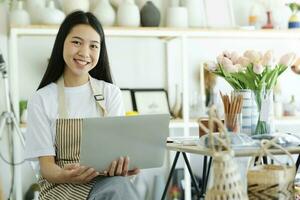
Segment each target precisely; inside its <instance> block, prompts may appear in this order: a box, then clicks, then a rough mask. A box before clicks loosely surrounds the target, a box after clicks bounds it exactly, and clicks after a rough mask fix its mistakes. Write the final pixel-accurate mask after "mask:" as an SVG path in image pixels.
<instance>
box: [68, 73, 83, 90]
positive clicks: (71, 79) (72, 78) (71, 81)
mask: <svg viewBox="0 0 300 200" xmlns="http://www.w3.org/2000/svg"><path fill="white" fill-rule="evenodd" d="M63 76H64V84H65V87H76V86H80V85H83V84H85V83H87V82H88V81H89V75H88V74H86V75H82V76H76V75H72V74H70V73H64V75H63Z"/></svg>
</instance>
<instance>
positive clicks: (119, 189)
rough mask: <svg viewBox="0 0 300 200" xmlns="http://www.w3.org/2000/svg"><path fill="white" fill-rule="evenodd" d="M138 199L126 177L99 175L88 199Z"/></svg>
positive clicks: (135, 191) (133, 187) (134, 189)
mask: <svg viewBox="0 0 300 200" xmlns="http://www.w3.org/2000/svg"><path fill="white" fill-rule="evenodd" d="M121 199H128V200H129V199H130V200H140V197H139V195H138V192H137V190H136V188H135V186H134V185H133V184H132V183H131V182H130V180H129V178H128V177H122V176H114V177H99V178H97V181H96V183H95V185H94V187H93V188H92V190H91V192H90V194H89V197H88V200H121Z"/></svg>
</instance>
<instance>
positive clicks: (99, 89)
mask: <svg viewBox="0 0 300 200" xmlns="http://www.w3.org/2000/svg"><path fill="white" fill-rule="evenodd" d="M123 114H124V109H123V103H122V98H121V92H120V90H119V88H117V87H116V86H115V85H113V84H112V78H111V74H110V69H109V62H108V57H107V52H106V46H105V38H104V33H103V29H102V26H101V24H100V23H99V21H98V20H97V19H96V18H95V17H94V16H93V15H92V14H91V13H85V12H82V11H76V12H74V13H71V14H70V15H68V16H67V17H66V19H65V20H64V22H63V23H62V25H61V27H60V29H59V31H58V34H57V36H56V40H55V43H54V47H53V50H52V54H51V57H50V60H49V64H48V67H47V70H46V72H45V74H44V77H43V79H42V81H41V83H40V85H39V87H38V90H37V92H36V93H35V94H34V95H33V97H32V98H31V99H30V101H29V103H28V129H27V133H26V151H25V154H26V157H27V158H28V159H37V158H38V160H39V165H40V174H41V178H40V180H39V184H40V187H41V192H40V199H51V200H54V199H58V200H61V199H64V200H65V199H72V200H73V199H74V200H75V199H76V200H79V199H93V200H94V199H130V200H134V199H138V196H137V193H136V190H135V188H134V187H133V185H131V182H130V181H129V180H128V179H127V178H126V177H125V176H130V175H135V174H137V173H138V172H139V169H134V170H131V171H129V170H128V164H129V158H128V157H125V158H123V157H121V158H120V159H119V160H115V161H112V162H111V165H110V167H109V168H108V169H107V170H106V171H103V172H97V171H96V170H95V169H93V168H89V167H86V166H81V165H80V164H79V159H80V155H79V154H80V152H79V149H80V138H81V128H82V118H87V117H101V116H116V115H123ZM95 153H104V152H100V151H99V152H95ZM99 162H100V161H99ZM105 176H109V177H105Z"/></svg>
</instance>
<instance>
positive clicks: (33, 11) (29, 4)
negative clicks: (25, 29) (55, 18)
mask: <svg viewBox="0 0 300 200" xmlns="http://www.w3.org/2000/svg"><path fill="white" fill-rule="evenodd" d="M45 6H46V2H45V0H26V8H27V10H28V13H29V15H30V21H31V24H39V23H40V15H41V12H42V10H43V9H44V8H45Z"/></svg>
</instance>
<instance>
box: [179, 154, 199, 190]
mask: <svg viewBox="0 0 300 200" xmlns="http://www.w3.org/2000/svg"><path fill="white" fill-rule="evenodd" d="M182 155H183V158H184V161H185V164H186V166H187V168H188V170H189V173H190V176H191V178H192V182H193V184H194V186H195V188H196V191H197V194H198V195H200V189H199V186H198V184H197V181H196V179H195V176H194V174H193V172H192V168H191V165H190V163H189V160H188V158H187V156H186V153H185V152H182Z"/></svg>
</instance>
